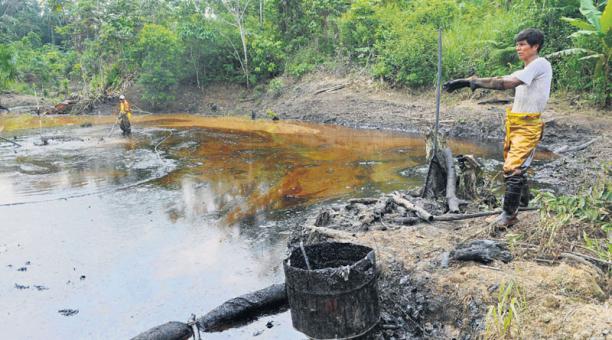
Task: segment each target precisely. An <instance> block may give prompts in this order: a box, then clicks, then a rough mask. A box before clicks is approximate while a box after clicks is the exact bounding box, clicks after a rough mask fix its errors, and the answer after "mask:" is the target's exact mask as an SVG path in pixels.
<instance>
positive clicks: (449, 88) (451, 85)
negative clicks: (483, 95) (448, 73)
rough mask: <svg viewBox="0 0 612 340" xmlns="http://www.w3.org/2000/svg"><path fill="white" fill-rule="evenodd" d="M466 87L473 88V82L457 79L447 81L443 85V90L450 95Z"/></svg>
mask: <svg viewBox="0 0 612 340" xmlns="http://www.w3.org/2000/svg"><path fill="white" fill-rule="evenodd" d="M464 87H470V88H472V81H471V80H470V79H455V80H450V81H447V82H446V83H444V85H442V88H443V89H444V90H445V91H446V92H449V93H450V92H453V91H455V90H458V89H462V88H464ZM472 90H474V88H472Z"/></svg>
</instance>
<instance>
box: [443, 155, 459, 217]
mask: <svg viewBox="0 0 612 340" xmlns="http://www.w3.org/2000/svg"><path fill="white" fill-rule="evenodd" d="M442 152H443V153H444V158H445V160H446V204H447V205H448V211H449V212H451V213H458V212H459V200H458V199H457V196H456V194H455V192H456V189H457V176H456V175H455V164H454V162H453V153H452V152H451V149H450V148H448V147H447V148H444V150H443V151H442Z"/></svg>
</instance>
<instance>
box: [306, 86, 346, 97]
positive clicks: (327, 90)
mask: <svg viewBox="0 0 612 340" xmlns="http://www.w3.org/2000/svg"><path fill="white" fill-rule="evenodd" d="M346 85H348V83H347V84H340V85H335V86H332V87H327V88H324V89H321V90H318V91H315V93H313V94H315V95H316V94H319V93H322V92H332V91H336V90H340V89H342V88H344V87H346Z"/></svg>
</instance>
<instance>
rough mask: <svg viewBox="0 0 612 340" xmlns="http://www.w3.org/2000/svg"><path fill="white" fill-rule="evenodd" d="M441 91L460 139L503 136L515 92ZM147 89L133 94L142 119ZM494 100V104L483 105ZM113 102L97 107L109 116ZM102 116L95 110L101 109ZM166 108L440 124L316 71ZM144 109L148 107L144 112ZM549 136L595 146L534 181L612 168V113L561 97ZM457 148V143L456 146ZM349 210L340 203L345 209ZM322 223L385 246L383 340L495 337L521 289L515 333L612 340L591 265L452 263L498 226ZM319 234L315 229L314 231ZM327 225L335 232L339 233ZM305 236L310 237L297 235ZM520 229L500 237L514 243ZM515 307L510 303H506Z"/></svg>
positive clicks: (519, 248) (384, 94)
mask: <svg viewBox="0 0 612 340" xmlns="http://www.w3.org/2000/svg"><path fill="white" fill-rule="evenodd" d="M506 92H507V93H505V92H504V93H499V92H498V93H489V92H486V91H482V92H476V93H474V94H472V93H471V92H470V91H469V90H465V91H461V93H459V94H454V95H452V96H451V95H448V94H443V95H442V103H441V118H440V120H441V121H440V123H441V125H440V126H441V130H442V132H444V133H446V134H448V135H449V136H452V137H461V138H471V139H481V140H492V141H496V142H498V141H499V140H501V139H502V138H503V130H502V123H503V112H504V110H505V107H506V106H508V105H510V104H507V103H505V104H504V103H498V102H503V101H507V100H508V99H510V98H511V96H512V93H510V91H506ZM137 93H138V89H137V88H132V89H131V90H130V91H128V93H127V94H126V95H127V96H128V99H130V98H133V99H132V103H133V106H134V107H135V108H136V109H137V110H139V111H142V112H145V111H147V108H146V105H144V104H143V103H141V102H139V101H138V99H137ZM0 99H1V102H2V103H3V105H4V106H8V107H12V106H18V105H28V104H31V102H32V98H24V97H19V98H9V96H7V95H6V94H4V95H2V97H1V98H0ZM483 102H484V103H483ZM111 108H112V103H110V104H108V105H107V106H103V107H101V108H97V110H98V111H103V112H102V113H106V111H109V110H111ZM94 111H96V109H94ZM164 111H166V112H187V113H196V114H204V115H247V116H251V115H252V114H253V113H254V114H255V115H256V117H258V118H264V117H269V113H270V115H271V114H272V113H274V114H276V115H278V116H279V117H280V119H297V120H303V121H310V122H322V123H329V124H339V125H344V126H350V127H358V128H371V129H390V130H400V131H408V132H418V133H424V132H426V131H428V130H430V129H431V127H432V126H433V123H434V121H435V96H434V93H415V92H410V91H408V90H396V89H389V88H387V87H385V86H384V85H382V84H380V83H379V82H377V81H374V80H372V79H368V78H364V77H361V76H334V75H330V74H324V73H318V74H311V75H308V76H306V77H305V78H303V79H301V80H299V81H296V80H290V79H283V86H282V87H281V88H280V89H277V90H275V91H269V90H267V89H266V88H260V89H255V90H246V89H244V88H241V87H239V86H235V85H232V86H229V85H217V86H212V87H209V88H206V89H203V90H201V89H196V88H182V89H181V90H180V91H179V93H178V95H177V99H176V100H175V101H174V102H173V103H172V104H171V105H170V106H168V107H167V108H165V109H164ZM137 113H138V111H137ZM543 118H544V121H545V134H544V138H543V140H542V142H541V145H540V147H541V148H542V149H543V150H549V151H555V150H563V149H568V148H572V147H576V146H580V145H582V144H584V143H586V142H589V141H593V143H592V144H590V145H589V146H587V147H585V148H583V149H581V150H578V151H569V152H566V153H562V154H560V155H559V156H558V157H557V158H556V159H555V160H553V161H551V162H548V163H546V164H544V165H541V166H539V167H536V168H534V169H533V172H532V178H533V179H534V180H536V181H538V182H540V183H543V184H549V185H550V186H551V188H552V189H553V190H555V191H556V192H558V193H571V194H574V193H577V192H578V190H579V189H580V188H583V187H585V186H588V185H589V183H593V181H594V180H595V178H596V176H598V175H599V174H601V173H602V168H603V167H604V166H606V165H607V166H610V164H612V161H611V159H612V143H610V138H611V137H610V136H611V135H612V134H611V133H610V132H611V131H612V114H611V113H610V112H609V111H607V112H606V111H597V110H594V109H590V108H583V107H578V106H572V105H569V104H567V102H566V101H564V100H560V99H557V98H554V97H553V98H552V99H551V101H550V103H549V105H548V108H547V109H546V111H545V112H544V113H543ZM451 146H452V145H451ZM338 209H339V211H342V208H341V207H340V208H338ZM316 217H317V216H307V217H305V219H306V222H305V223H304V224H303V229H304V230H303V234H302V235H307V237H309V240H310V241H311V242H315V241H319V240H324V239H335V240H341V241H347V242H354V243H359V244H364V245H368V246H370V247H372V248H374V249H375V250H376V255H377V257H378V261H379V263H380V266H381V268H382V269H381V277H380V280H379V283H380V293H381V299H382V303H383V306H382V307H383V308H382V309H383V313H382V322H381V326H380V327H379V328H378V329H377V331H376V334H375V337H378V338H385V339H391V338H393V339H404V338H409V339H411V338H445V339H475V338H481V337H488V338H497V337H496V336H495V335H492V334H495V333H491V332H490V331H488V330H487V327H488V326H490V318H487V312H488V311H489V309H490V308H492V307H495V306H497V305H498V304H499V299H500V298H499V293H500V287H503V286H504V285H505V284H508V283H509V282H513V284H515V285H516V286H517V287H519V293H518V295H517V298H518V300H520V301H522V302H521V306H522V308H520V312H518V313H517V314H518V315H517V316H516V317H515V319H514V322H513V324H512V326H511V327H510V331H511V334H512V337H513V338H522V339H536V338H537V339H606V338H608V337H610V336H612V335H610V332H612V318H611V317H610V315H612V313H611V312H610V307H609V306H610V302H611V300H610V288H611V287H610V276H609V273H604V272H602V271H601V270H599V269H597V268H596V267H594V266H592V265H588V264H585V263H582V262H580V261H572V260H570V259H561V260H558V261H552V262H546V261H538V260H536V258H535V257H534V256H533V255H528V254H529V251H530V249H529V247H530V245H521V244H518V245H516V246H515V247H512V248H511V249H510V251H511V252H512V255H513V257H514V260H513V261H511V262H509V263H503V262H500V261H495V262H493V263H490V264H487V265H483V264H479V263H476V262H457V261H451V262H450V263H449V264H448V265H447V266H445V265H443V263H444V256H445V254H448V252H450V251H452V250H453V249H454V248H455V247H456V246H457V245H458V244H460V243H464V242H467V241H469V240H473V239H480V238H491V236H490V235H489V233H488V225H489V220H488V219H486V218H477V219H470V220H464V221H455V222H433V223H420V224H417V225H415V226H399V225H388V224H381V223H382V222H373V223H372V224H371V225H370V226H369V228H368V229H369V230H368V231H347V230H342V228H341V227H339V226H329V228H326V229H316V228H317V227H314V223H315V219H316ZM520 218H521V221H520V222H519V224H518V226H517V227H516V228H537V227H538V222H539V215H538V213H537V212H525V213H522V214H521V217H520ZM311 227H312V228H311ZM329 229H331V230H333V231H334V232H329ZM297 232H300V233H301V232H302V231H297ZM510 234H512V230H509V231H506V232H504V233H502V234H498V235H496V236H495V238H496V239H498V240H502V241H503V240H506V239H507V237H508V236H509V235H510ZM504 308H505V307H504Z"/></svg>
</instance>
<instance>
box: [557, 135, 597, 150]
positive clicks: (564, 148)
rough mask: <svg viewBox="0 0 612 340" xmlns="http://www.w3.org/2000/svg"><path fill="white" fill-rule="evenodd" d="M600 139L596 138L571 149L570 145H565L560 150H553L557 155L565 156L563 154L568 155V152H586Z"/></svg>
mask: <svg viewBox="0 0 612 340" xmlns="http://www.w3.org/2000/svg"><path fill="white" fill-rule="evenodd" d="M598 139H599V137H595V138H593V139H591V140H590V141H588V142H586V143H583V144H580V145H577V146H573V147H570V146H569V145H564V146H562V147H560V148H557V149H555V150H553V152H554V153H557V154H563V153H568V152H574V151H580V150H584V149H586V148H587V147H588V146H589V145H591V144H593V143H595V142H596V141H597V140H598Z"/></svg>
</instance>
